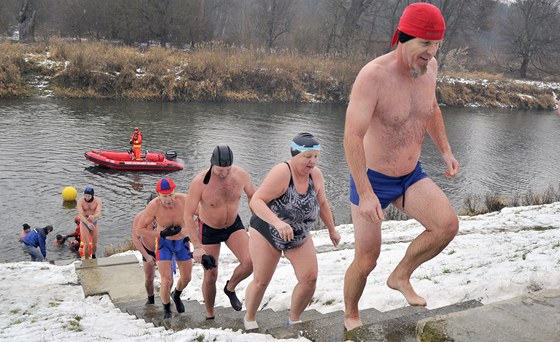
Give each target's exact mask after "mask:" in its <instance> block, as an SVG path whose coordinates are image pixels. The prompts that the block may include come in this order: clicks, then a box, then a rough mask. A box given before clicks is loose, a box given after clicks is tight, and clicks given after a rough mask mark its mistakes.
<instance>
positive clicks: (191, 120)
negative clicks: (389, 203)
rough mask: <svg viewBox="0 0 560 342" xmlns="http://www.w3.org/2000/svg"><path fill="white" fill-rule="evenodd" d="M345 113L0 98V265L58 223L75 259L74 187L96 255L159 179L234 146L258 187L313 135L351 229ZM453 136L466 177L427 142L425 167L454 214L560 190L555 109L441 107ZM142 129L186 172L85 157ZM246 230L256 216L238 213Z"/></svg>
mask: <svg viewBox="0 0 560 342" xmlns="http://www.w3.org/2000/svg"><path fill="white" fill-rule="evenodd" d="M344 115H345V106H340V105H325V104H231V103H228V104H215V103H157V102H130V101H99V100H68V99H52V98H33V99H14V100H11V99H10V100H7V99H0V146H1V151H2V156H3V160H2V162H1V163H0V190H1V192H0V261H14V260H22V259H27V256H25V255H24V254H23V252H22V251H21V247H20V245H19V243H18V242H17V236H18V234H19V233H20V231H21V225H22V224H23V223H29V224H30V225H32V226H33V227H43V226H45V225H47V224H52V225H53V226H54V229H55V230H54V232H53V233H52V234H51V235H50V236H49V240H48V250H49V255H48V257H50V258H51V259H59V258H64V257H69V256H71V255H72V254H71V253H70V252H69V251H68V250H66V249H63V250H59V249H57V248H56V247H55V246H54V243H53V240H54V236H55V235H56V234H57V233H61V234H68V233H71V232H72V231H73V230H74V223H73V218H74V216H75V215H76V209H75V205H72V204H68V203H64V202H63V201H62V197H61V191H62V189H63V188H64V187H66V186H73V187H75V188H76V189H78V192H79V194H80V195H81V193H82V192H83V189H84V188H85V187H86V186H92V187H94V188H95V192H96V195H97V196H99V197H101V198H102V199H103V213H102V214H103V215H102V218H101V219H100V221H99V222H100V224H99V227H100V232H99V249H100V252H99V254H100V255H101V254H102V251H103V250H104V248H105V247H106V246H107V245H109V244H113V245H118V244H119V243H121V242H123V241H124V240H125V239H128V238H129V237H130V230H131V220H132V218H133V216H134V215H135V214H136V213H137V212H138V211H140V210H141V209H142V208H143V207H144V205H145V202H146V198H147V196H148V194H149V192H150V191H153V190H154V188H155V184H156V183H157V181H158V180H159V179H160V178H161V177H171V178H172V179H173V180H174V181H175V182H176V183H177V186H178V191H181V192H186V191H187V190H188V184H189V182H190V180H191V179H192V177H193V176H194V175H195V174H196V173H198V172H199V171H200V170H202V169H203V168H205V167H208V166H209V160H210V155H211V152H212V150H213V148H214V147H215V146H216V145H217V144H219V143H227V144H229V145H230V147H231V148H232V150H233V152H234V156H235V163H236V164H238V165H240V166H242V167H244V168H245V169H247V170H248V171H249V173H250V174H251V175H252V177H253V181H254V183H255V185H257V186H258V185H259V184H260V183H261V181H262V179H263V178H264V176H265V175H266V173H267V172H268V170H269V169H270V168H271V167H272V166H274V165H275V164H277V163H278V162H281V161H283V160H287V159H289V157H290V154H289V145H290V141H291V138H292V137H293V136H294V135H295V134H296V133H298V132H302V131H308V132H311V133H313V134H314V135H315V136H316V137H317V138H318V139H319V141H320V142H321V145H322V151H321V156H320V158H319V167H320V168H321V169H322V171H323V174H324V175H325V180H326V189H327V197H328V199H329V201H330V203H331V206H332V207H333V209H334V213H335V220H336V224H344V223H350V222H351V220H350V213H349V207H348V201H347V198H348V169H347V166H346V163H345V158H344V152H343V148H342V137H343V131H344ZM444 119H445V123H446V126H447V134H448V136H449V141H450V144H451V146H452V148H453V151H454V154H455V157H456V158H457V159H458V160H459V162H460V164H461V170H460V176H459V177H457V178H456V179H451V180H450V179H446V178H445V177H444V176H443V175H442V173H443V171H444V166H443V163H442V162H441V158H440V156H439V152H437V149H436V148H435V146H434V145H433V143H431V141H430V140H429V139H427V140H426V143H425V146H424V150H423V153H422V161H423V166H424V169H425V170H426V171H427V172H428V174H429V175H430V176H431V177H432V178H433V179H434V181H435V182H436V183H438V184H439V185H440V186H441V187H442V189H443V190H444V191H445V193H446V194H447V195H448V196H449V197H450V199H451V201H452V203H453V205H454V207H455V208H456V209H457V210H460V209H461V208H462V204H463V198H464V197H465V196H466V195H467V194H480V195H483V194H485V193H487V192H495V193H499V194H501V195H503V196H504V197H506V198H510V197H511V196H512V195H513V194H516V193H517V194H522V193H525V192H526V191H528V190H529V189H531V190H532V191H534V192H542V191H544V190H545V189H546V188H547V187H548V186H549V185H553V186H555V187H556V188H558V185H559V177H558V176H559V173H560V172H559V168H560V153H559V152H558V141H559V139H558V138H559V135H560V117H558V116H557V115H555V114H554V113H553V112H527V111H512V110H496V109H492V110H488V109H476V108H467V109H452V108H444ZM134 126H138V127H140V129H141V131H142V132H143V134H144V144H143V148H145V149H148V150H159V151H165V150H170V149H173V150H176V151H177V153H178V156H179V158H180V159H182V161H183V162H184V165H185V169H184V170H182V171H177V172H171V173H165V172H164V173H161V172H160V173H149V172H128V171H127V172H123V171H118V172H117V171H111V170H108V169H103V168H100V167H98V166H94V164H92V163H91V162H89V161H87V160H86V159H85V158H84V152H86V151H88V150H92V149H115V150H126V149H128V148H129V147H130V145H129V144H128V140H129V138H130V135H131V134H132V128H133V127H134ZM241 216H242V219H243V221H244V222H245V224H248V221H249V210H248V206H247V204H246V201H245V199H243V202H242V207H241Z"/></svg>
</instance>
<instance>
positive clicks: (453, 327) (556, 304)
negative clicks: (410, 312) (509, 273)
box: [417, 289, 560, 342]
mask: <svg viewBox="0 0 560 342" xmlns="http://www.w3.org/2000/svg"><path fill="white" fill-rule="evenodd" d="M417 332H418V341H433V342H443V341H457V342H463V341H464V342H466V341H469V342H486V341H488V342H490V341H492V342H509V341H527V342H529V341H531V342H549V341H560V289H551V290H543V291H539V292H535V293H532V294H528V295H524V296H520V297H516V298H512V299H509V300H505V301H501V302H496V303H492V304H487V305H484V306H481V307H476V308H473V309H471V310H466V311H460V312H453V313H446V314H441V315H439V316H435V317H430V318H426V319H423V320H421V321H420V322H418V327H417Z"/></svg>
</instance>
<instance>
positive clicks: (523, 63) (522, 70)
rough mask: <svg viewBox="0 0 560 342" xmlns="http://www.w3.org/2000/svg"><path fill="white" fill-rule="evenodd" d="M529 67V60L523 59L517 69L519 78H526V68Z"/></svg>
mask: <svg viewBox="0 0 560 342" xmlns="http://www.w3.org/2000/svg"><path fill="white" fill-rule="evenodd" d="M528 67H529V58H528V57H523V60H522V61H521V67H520V68H519V77H521V78H527V68H528Z"/></svg>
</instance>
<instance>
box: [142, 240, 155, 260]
mask: <svg viewBox="0 0 560 342" xmlns="http://www.w3.org/2000/svg"><path fill="white" fill-rule="evenodd" d="M142 246H144V244H142ZM144 249H145V250H146V253H148V255H151V256H153V257H154V259H155V258H156V252H154V251H151V250H149V249H148V248H146V246H144ZM142 261H144V262H146V261H148V260H146V258H144V255H142Z"/></svg>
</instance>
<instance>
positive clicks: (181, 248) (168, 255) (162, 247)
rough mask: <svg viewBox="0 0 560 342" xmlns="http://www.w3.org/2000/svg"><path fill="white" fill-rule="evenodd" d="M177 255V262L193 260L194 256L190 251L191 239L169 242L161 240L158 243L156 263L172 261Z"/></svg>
mask: <svg viewBox="0 0 560 342" xmlns="http://www.w3.org/2000/svg"><path fill="white" fill-rule="evenodd" d="M173 255H175V260H177V261H188V260H191V258H192V255H191V252H190V249H189V239H188V238H184V239H181V240H167V239H164V238H159V239H158V241H157V252H156V261H160V260H171V259H172V257H173Z"/></svg>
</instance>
